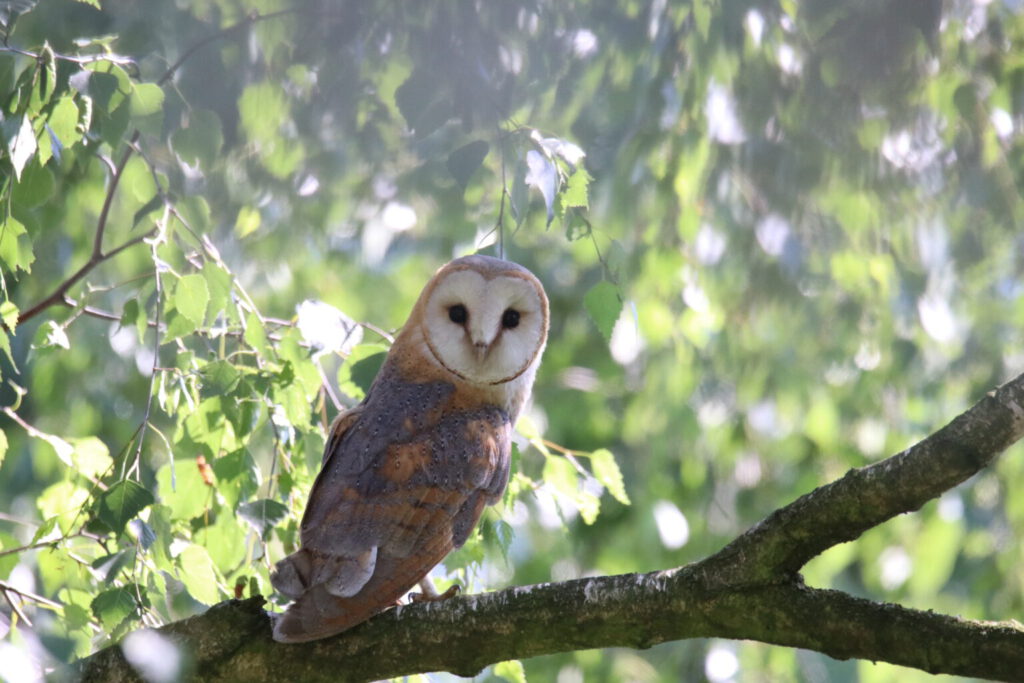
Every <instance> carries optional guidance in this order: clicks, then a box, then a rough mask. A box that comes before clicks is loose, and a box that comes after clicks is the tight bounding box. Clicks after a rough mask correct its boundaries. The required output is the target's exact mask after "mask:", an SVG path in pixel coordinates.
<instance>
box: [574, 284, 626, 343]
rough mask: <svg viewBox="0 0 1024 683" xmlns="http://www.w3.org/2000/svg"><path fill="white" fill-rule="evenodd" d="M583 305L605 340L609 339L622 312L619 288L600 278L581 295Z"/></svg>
mask: <svg viewBox="0 0 1024 683" xmlns="http://www.w3.org/2000/svg"><path fill="white" fill-rule="evenodd" d="M583 307H584V308H586V309H587V314H588V315H589V316H590V319H591V320H593V321H594V324H595V325H597V329H598V330H599V331H600V332H601V334H602V335H603V336H604V338H605V340H606V341H611V338H612V330H613V329H614V328H615V322H616V321H617V320H618V319H619V314H620V313H621V312H622V300H621V299H620V298H619V290H618V289H617V288H616V287H615V285H613V284H612V283H610V282H607V281H605V280H602V281H601V282H598V283H597V284H596V285H594V286H593V287H591V288H590V290H589V291H587V293H586V294H584V295H583Z"/></svg>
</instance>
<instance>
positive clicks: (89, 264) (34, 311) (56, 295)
mask: <svg viewBox="0 0 1024 683" xmlns="http://www.w3.org/2000/svg"><path fill="white" fill-rule="evenodd" d="M155 234H156V229H155V228H154V229H153V230H150V231H149V232H147V233H145V234H143V235H139V236H138V237H134V238H132V239H130V240H128V241H127V242H124V243H123V244H120V245H118V246H116V247H114V248H113V249H111V250H110V251H108V252H106V253H103V252H102V251H100V252H99V253H97V252H96V251H95V245H96V244H100V241H101V240H102V239H103V236H102V234H101V231H100V230H97V238H98V239H97V241H96V242H94V250H93V254H92V256H91V257H90V258H89V260H88V261H86V262H85V264H83V265H82V267H81V268H79V269H78V270H77V271H75V273H74V274H73V275H71V277H69V278H68V279H66V280H64V282H62V283H60V284H59V285H57V288H56V289H55V290H53V291H52V292H51V293H50V294H49V295H47V296H45V297H43V299H41V300H40V301H38V302H37V303H35V304H33V305H32V306H30V307H29V308H27V309H26V310H24V311H21V313H19V314H18V325H22V324H23V323H25V322H26V321H27V320H31V319H32V318H34V317H35V316H37V315H39V314H40V313H42V312H43V311H44V310H46V309H47V308H49V307H50V306H55V305H63V304H65V301H64V299H65V296H66V295H67V293H68V290H69V289H71V288H72V287H74V286H75V285H76V284H77V283H78V281H79V280H81V279H82V278H84V277H85V276H86V275H88V274H89V272H90V271H92V270H93V269H94V268H96V266H98V265H100V264H101V263H103V262H104V261H106V260H108V259H111V258H113V257H115V256H117V255H118V254H120V253H121V252H122V251H124V250H125V249H128V248H129V247H134V246H135V245H136V244H140V243H142V242H143V241H144V240H146V239H148V238H150V237H152V236H153V235H155ZM118 319H120V318H118Z"/></svg>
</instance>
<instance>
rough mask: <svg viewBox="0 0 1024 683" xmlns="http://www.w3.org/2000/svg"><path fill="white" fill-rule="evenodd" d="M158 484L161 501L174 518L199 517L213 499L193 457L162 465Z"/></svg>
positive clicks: (157, 479) (157, 478) (157, 480)
mask: <svg viewBox="0 0 1024 683" xmlns="http://www.w3.org/2000/svg"><path fill="white" fill-rule="evenodd" d="M215 471H216V470H215ZM172 475H173V476H172ZM156 486H157V495H158V496H159V497H160V501H161V502H162V503H163V504H164V505H166V506H167V507H168V508H170V511H171V517H172V518H173V519H179V520H187V519H192V518H193V517H198V516H199V515H201V514H202V513H203V511H204V510H206V506H207V504H208V503H209V502H210V499H211V496H210V487H209V486H207V485H206V484H205V483H204V482H203V478H202V476H200V474H199V466H198V465H197V464H196V461H195V460H194V459H191V458H190V459H187V460H177V461H175V463H174V465H173V466H172V465H171V463H167V464H166V465H164V466H162V467H161V468H160V469H159V470H157V472H156Z"/></svg>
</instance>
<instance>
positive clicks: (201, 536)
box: [192, 510, 249, 569]
mask: <svg viewBox="0 0 1024 683" xmlns="http://www.w3.org/2000/svg"><path fill="white" fill-rule="evenodd" d="M248 533H249V532H248V530H247V529H243V528H242V527H241V526H240V525H239V524H238V521H237V520H236V519H235V516H234V515H232V514H230V512H229V511H226V510H223V511H222V512H221V513H219V514H218V515H217V519H216V521H215V522H214V523H213V524H210V525H209V526H204V527H203V528H202V529H199V530H198V531H196V532H195V534H194V535H193V537H192V538H193V540H195V542H196V543H197V544H198V545H200V546H202V547H204V548H206V551H207V552H208V553H209V554H210V559H211V560H213V564H214V565H215V566H217V567H221V568H224V569H226V568H231V567H237V566H238V565H239V564H241V563H242V561H243V560H245V550H246V543H245V540H246V536H247V535H248Z"/></svg>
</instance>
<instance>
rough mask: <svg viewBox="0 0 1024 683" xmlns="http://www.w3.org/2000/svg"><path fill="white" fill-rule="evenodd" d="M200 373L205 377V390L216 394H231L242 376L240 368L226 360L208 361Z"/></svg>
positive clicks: (207, 392)
mask: <svg viewBox="0 0 1024 683" xmlns="http://www.w3.org/2000/svg"><path fill="white" fill-rule="evenodd" d="M199 374H200V376H201V377H202V378H203V391H204V392H205V393H206V394H213V395H216V396H224V395H226V394H230V393H231V392H232V391H233V390H234V389H235V386H236V385H237V384H238V381H239V380H240V379H241V377H242V375H241V373H240V372H239V371H238V369H237V368H235V366H234V365H232V364H231V363H229V362H228V361H226V360H217V361H213V362H212V363H207V364H206V365H204V366H203V367H202V369H201V370H200V372H199Z"/></svg>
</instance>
